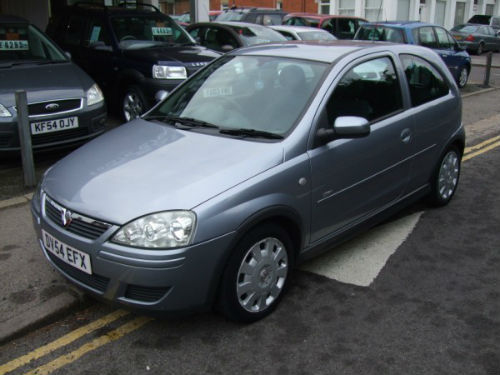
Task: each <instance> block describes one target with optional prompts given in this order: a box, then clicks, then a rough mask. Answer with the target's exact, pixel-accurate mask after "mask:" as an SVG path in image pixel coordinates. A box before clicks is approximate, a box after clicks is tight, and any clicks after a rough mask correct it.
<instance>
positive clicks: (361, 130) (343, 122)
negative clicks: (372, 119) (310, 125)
mask: <svg viewBox="0 0 500 375" xmlns="http://www.w3.org/2000/svg"><path fill="white" fill-rule="evenodd" d="M368 134H370V123H369V121H368V120H367V119H365V118H364V117H358V116H340V117H337V118H336V119H335V123H334V124H333V128H330V129H325V128H320V129H318V132H317V133H316V135H317V137H318V138H319V139H320V140H321V141H323V142H330V141H331V140H333V139H335V138H360V137H365V136H367V135H368Z"/></svg>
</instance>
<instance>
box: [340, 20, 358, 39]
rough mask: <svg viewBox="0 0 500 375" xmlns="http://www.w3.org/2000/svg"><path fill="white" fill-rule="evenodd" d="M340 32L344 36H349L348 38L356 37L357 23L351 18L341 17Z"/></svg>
mask: <svg viewBox="0 0 500 375" xmlns="http://www.w3.org/2000/svg"><path fill="white" fill-rule="evenodd" d="M338 22H339V24H338V25H339V33H340V34H341V35H342V37H347V38H348V39H352V38H354V33H356V24H355V23H354V21H353V20H350V19H339V20H338Z"/></svg>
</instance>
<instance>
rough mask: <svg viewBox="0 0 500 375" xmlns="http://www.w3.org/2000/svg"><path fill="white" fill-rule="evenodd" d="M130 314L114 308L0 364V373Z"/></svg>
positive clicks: (11, 369)
mask: <svg viewBox="0 0 500 375" xmlns="http://www.w3.org/2000/svg"><path fill="white" fill-rule="evenodd" d="M128 314H130V312H128V311H125V310H116V311H114V312H112V313H110V314H108V315H106V316H103V317H102V318H100V319H98V320H96V321H94V322H92V323H89V324H87V325H85V326H83V327H80V328H78V329H76V330H74V331H72V332H70V333H68V334H66V335H64V336H62V337H61V338H59V339H57V340H55V341H52V342H51V343H49V344H47V345H44V346H41V347H40V348H38V349H35V350H33V351H32V352H30V353H28V354H26V355H23V356H22V357H19V358H16V359H14V360H12V361H10V362H7V363H6V364H3V365H0V374H5V373H7V372H10V371H13V370H15V369H16V368H18V367H21V366H24V365H26V364H28V363H29V362H31V361H33V360H35V359H38V358H41V357H43V356H45V355H47V354H49V353H50V352H53V351H54V350H57V349H59V348H61V347H63V346H66V345H68V344H70V343H71V342H73V341H75V340H77V339H79V338H80V337H82V336H85V335H87V334H89V333H90V332H92V331H95V330H96V329H99V328H102V327H104V326H105V325H107V324H109V323H111V322H113V321H115V320H117V319H119V318H121V317H124V316H126V315H128Z"/></svg>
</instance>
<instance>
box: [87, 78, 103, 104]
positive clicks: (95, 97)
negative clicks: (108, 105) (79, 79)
mask: <svg viewBox="0 0 500 375" xmlns="http://www.w3.org/2000/svg"><path fill="white" fill-rule="evenodd" d="M103 100H104V95H103V94H102V91H101V89H100V88H99V86H97V83H94V84H93V85H92V87H91V88H90V89H88V90H87V105H94V104H97V103H100V102H102V101H103Z"/></svg>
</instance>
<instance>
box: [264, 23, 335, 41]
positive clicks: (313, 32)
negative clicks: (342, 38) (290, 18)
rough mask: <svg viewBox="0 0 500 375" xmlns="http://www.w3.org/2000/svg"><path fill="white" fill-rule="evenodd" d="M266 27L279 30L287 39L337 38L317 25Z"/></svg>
mask: <svg viewBox="0 0 500 375" xmlns="http://www.w3.org/2000/svg"><path fill="white" fill-rule="evenodd" d="M268 27H269V28H271V29H273V30H275V31H277V32H279V33H280V34H281V35H283V36H284V37H285V38H287V39H288V40H337V38H336V37H334V36H333V35H332V34H330V33H329V32H328V31H326V30H323V29H319V28H317V27H309V26H286V25H278V26H268Z"/></svg>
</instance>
